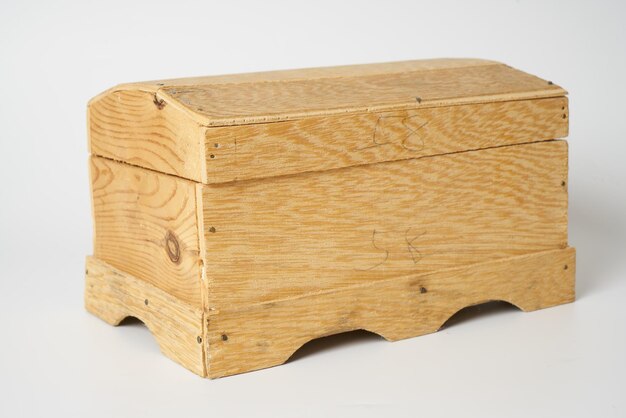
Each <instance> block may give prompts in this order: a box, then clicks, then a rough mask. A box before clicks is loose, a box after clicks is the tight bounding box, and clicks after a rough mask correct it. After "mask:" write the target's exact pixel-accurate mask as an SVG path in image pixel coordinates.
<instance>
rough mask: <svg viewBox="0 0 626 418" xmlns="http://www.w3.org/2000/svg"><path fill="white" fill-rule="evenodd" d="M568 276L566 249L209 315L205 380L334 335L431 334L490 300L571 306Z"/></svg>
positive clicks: (570, 253)
mask: <svg viewBox="0 0 626 418" xmlns="http://www.w3.org/2000/svg"><path fill="white" fill-rule="evenodd" d="M574 277H575V251H574V249H573V248H567V249H562V250H553V251H546V252H539V253H534V254H526V255H522V256H517V257H508V258H504V259H500V260H495V261H487V262H484V263H480V264H474V265H470V266H462V267H456V268H452V269H446V270H440V271H435V272H431V273H422V274H418V275H409V276H404V277H395V278H391V279H388V280H384V281H378V282H370V283H364V284H361V285H356V286H350V287H347V288H344V289H332V290H329V291H327V292H323V293H318V294H309V295H305V296H302V297H297V298H291V299H285V300H279V301H272V302H266V303H261V304H256V305H252V306H239V307H238V308H237V309H234V310H222V311H220V312H214V313H213V314H212V315H210V320H209V321H208V329H209V331H208V335H209V341H208V344H209V351H210V352H209V356H210V358H211V362H210V364H209V368H208V376H209V377H220V376H226V375H232V374H236V373H242V372H247V371H250V370H256V369H261V368H265V367H271V366H275V365H278V364H282V363H284V362H285V361H286V360H287V359H288V358H289V357H290V356H291V355H292V354H293V353H294V351H295V350H296V349H298V348H299V347H300V346H302V345H303V344H304V343H306V342H308V341H310V340H311V339H314V338H318V337H322V336H326V335H331V334H335V333H339V332H345V331H350V330H355V329H365V330H369V331H372V332H375V333H377V334H379V335H381V336H383V337H385V338H386V339H388V340H392V341H393V340H398V339H402V338H408V337H414V336H417V335H422V334H427V333H431V332H435V331H437V330H438V329H439V328H440V327H441V326H442V325H443V324H444V322H445V321H446V320H447V319H448V318H450V317H451V316H452V315H453V314H454V313H455V312H457V311H459V310H460V309H462V308H464V307H466V306H471V305H475V304H479V303H483V302H488V301H492V300H502V301H507V302H510V303H512V304H514V305H516V306H517V307H519V308H520V309H522V310H524V311H533V310H536V309H541V308H547V307H550V306H554V305H559V304H563V303H568V302H572V301H574V297H575V295H574V287H575V286H574Z"/></svg>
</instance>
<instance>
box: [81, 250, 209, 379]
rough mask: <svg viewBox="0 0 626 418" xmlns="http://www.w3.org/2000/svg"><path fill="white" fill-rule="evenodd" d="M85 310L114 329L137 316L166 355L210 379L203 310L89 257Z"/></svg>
mask: <svg viewBox="0 0 626 418" xmlns="http://www.w3.org/2000/svg"><path fill="white" fill-rule="evenodd" d="M85 307H86V308H87V310H88V311H89V312H91V313H92V314H94V315H96V316H97V317H99V318H101V319H102V320H104V321H106V322H107V323H109V324H111V325H118V324H119V323H120V322H121V321H122V320H123V319H124V318H126V317H128V316H133V317H135V318H138V319H139V320H141V321H142V322H143V323H144V324H145V325H146V326H147V327H148V329H149V330H150V332H151V333H152V335H153V336H154V338H155V339H156V340H157V342H158V343H159V347H160V348H161V351H162V352H163V354H165V355H166V356H167V357H169V358H171V359H172V360H174V361H176V362H177V363H179V364H181V365H182V366H184V367H186V368H187V369H189V370H191V371H192V372H194V373H196V374H198V375H200V376H206V370H205V365H204V358H205V355H204V344H203V340H202V337H201V336H202V333H203V330H202V328H203V326H202V323H203V319H202V318H203V316H202V315H203V314H202V309H201V308H198V307H195V306H192V305H189V304H187V303H185V302H183V301H181V300H180V299H178V298H176V297H173V296H171V295H169V294H168V293H166V292H164V291H162V290H160V289H158V288H156V287H154V286H152V285H150V284H149V283H147V282H145V281H143V280H139V279H137V278H135V277H133V276H132V275H130V274H127V273H125V272H122V271H120V270H117V269H116V268H114V267H113V266H111V265H109V264H107V263H105V262H103V261H101V260H98V259H96V258H94V257H87V268H86V283H85Z"/></svg>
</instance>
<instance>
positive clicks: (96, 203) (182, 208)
mask: <svg viewBox="0 0 626 418" xmlns="http://www.w3.org/2000/svg"><path fill="white" fill-rule="evenodd" d="M90 167H91V182H92V194H93V212H94V230H95V233H94V255H95V256H96V257H97V258H98V259H100V260H102V261H105V262H107V263H109V264H111V265H112V266H113V267H115V268H118V269H120V270H122V271H124V272H126V273H129V274H132V275H133V276H136V277H137V278H139V279H142V280H145V281H146V282H149V283H151V284H152V285H154V286H156V287H158V288H159V289H161V290H163V291H165V292H167V293H169V294H171V295H174V296H176V297H178V298H180V299H181V300H182V301H184V302H185V303H189V304H191V305H193V306H196V307H201V306H202V296H201V289H202V287H201V285H200V277H201V261H200V260H201V255H200V250H199V235H198V222H197V212H196V184H195V183H193V182H191V181H188V180H183V179H180V178H177V177H173V176H169V175H166V174H161V173H156V172H154V171H149V170H146V169H142V168H140V167H133V166H129V165H127V164H123V163H118V162H115V161H111V160H108V159H105V158H100V157H92V158H91V160H90Z"/></svg>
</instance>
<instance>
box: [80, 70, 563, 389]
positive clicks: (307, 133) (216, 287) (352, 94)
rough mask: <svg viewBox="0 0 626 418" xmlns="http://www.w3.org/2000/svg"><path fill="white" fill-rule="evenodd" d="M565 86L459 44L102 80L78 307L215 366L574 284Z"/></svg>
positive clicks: (229, 366) (400, 331)
mask: <svg viewBox="0 0 626 418" xmlns="http://www.w3.org/2000/svg"><path fill="white" fill-rule="evenodd" d="M566 94H567V92H566V91H565V90H563V89H562V88H561V87H559V86H556V85H554V84H553V83H551V82H548V81H546V80H542V79H540V78H538V77H535V76H533V75H530V74H526V73H524V72H522V71H519V70H516V69H513V68H511V67H509V66H506V65H503V64H500V63H497V62H493V61H485V60H474V59H439V60H422V61H406V62H397V63H383V64H370V65H358V66H344V67H330V68H312V69H302V70H287V71H274V72H262V73H250V74H238V75H225V76H212V77H196V78H187V79H177V80H160V81H151V82H143V83H130V84H124V85H120V86H117V87H115V88H113V89H110V90H108V91H106V92H104V93H102V94H100V95H99V96H97V97H95V98H94V99H92V101H91V102H90V103H89V106H88V125H89V128H88V131H89V141H90V152H91V153H92V157H91V158H90V171H91V182H92V200H93V215H94V257H90V258H88V259H87V279H86V288H85V303H86V306H87V309H88V310H89V311H90V312H92V313H94V314H95V315H97V316H99V317H101V318H102V319H104V320H105V321H107V322H108V323H110V324H118V323H119V322H120V321H121V320H122V319H123V318H124V317H126V316H135V317H137V318H139V319H141V320H142V321H143V322H144V323H146V325H147V326H148V328H149V329H150V330H151V332H152V333H153V334H154V335H155V337H156V338H157V341H158V342H159V345H160V346H161V349H162V351H163V352H164V353H165V354H166V355H168V356H169V357H171V358H173V359H174V360H175V361H177V362H179V363H180V364H182V365H184V366H185V367H187V368H188V369H190V370H192V371H193V372H195V373H197V374H199V375H201V376H209V377H219V376H225V375H230V374H234V373H241V372H245V371H249V370H255V369H259V368H264V367H269V366H273V365H277V364H280V363H283V362H284V361H286V360H287V359H288V358H289V356H291V354H292V353H293V352H294V351H295V350H296V349H297V348H298V347H300V346H301V345H302V344H304V343H306V342H307V341H309V340H311V339H313V338H317V337H320V336H324V335H329V334H334V333H338V332H343V331H349V330H353V329H360V328H362V329H367V330H370V331H372V332H375V333H378V334H380V335H382V336H384V337H385V338H387V339H389V340H396V339H400V338H407V337H411V336H416V335H421V334H424V333H428V332H433V331H436V330H437V329H438V328H439V327H440V326H441V325H442V324H443V323H444V322H445V321H446V320H447V319H448V318H449V317H450V316H451V315H453V314H454V313H455V312H456V311H458V310H460V309H462V308H464V307H466V306H469V305H472V304H478V303H482V302H486V301H490V300H504V301H508V302H510V303H512V304H514V305H516V306H518V307H520V308H521V309H523V310H534V309H539V308H544V307H548V306H554V305H557V304H561V303H567V302H570V301H572V300H573V299H574V276H575V259H574V258H575V252H574V249H572V248H569V247H568V243H567V222H568V217H567V176H568V173H567V170H568V168H567V164H568V162H567V143H566V142H565V141H559V140H556V139H559V138H563V137H565V136H567V134H568V123H569V110H568V101H567V98H566V97H565V95H566Z"/></svg>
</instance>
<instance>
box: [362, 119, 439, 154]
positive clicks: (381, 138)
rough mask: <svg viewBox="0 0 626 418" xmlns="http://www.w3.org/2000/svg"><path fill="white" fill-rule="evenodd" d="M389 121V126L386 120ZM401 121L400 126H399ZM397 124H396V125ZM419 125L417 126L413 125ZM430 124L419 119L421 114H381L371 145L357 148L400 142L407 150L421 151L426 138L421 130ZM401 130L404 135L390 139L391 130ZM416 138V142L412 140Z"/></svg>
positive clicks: (363, 148)
mask: <svg viewBox="0 0 626 418" xmlns="http://www.w3.org/2000/svg"><path fill="white" fill-rule="evenodd" d="M386 121H388V124H387V126H385V122H386ZM398 122H399V126H397V124H398ZM394 124H396V126H394ZM412 124H413V125H415V124H416V125H417V126H412ZM427 125H428V121H423V120H421V119H419V116H417V115H413V116H379V117H378V119H377V120H376V124H375V125H374V132H373V133H372V140H371V143H370V145H367V146H364V147H361V148H357V149H356V150H357V151H362V150H365V149H370V148H376V147H380V146H382V145H389V144H394V143H395V144H398V141H399V145H400V146H401V147H402V148H404V149H405V150H407V151H412V152H419V151H421V150H423V149H424V138H423V137H422V135H421V134H420V131H421V130H422V129H423V128H424V127H426V126H427ZM394 129H395V130H400V132H401V133H402V132H404V135H400V136H399V137H398V138H397V139H393V140H390V139H389V131H391V130H394ZM413 139H416V141H415V143H411V142H413V141H412V140H413Z"/></svg>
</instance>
